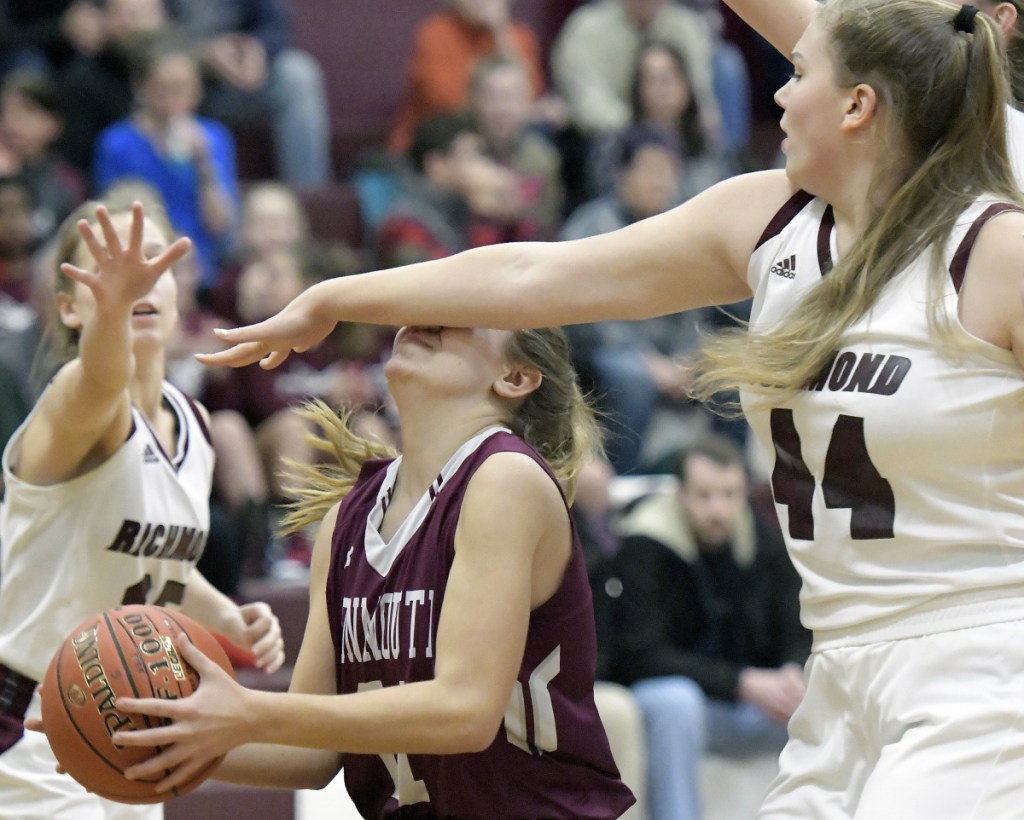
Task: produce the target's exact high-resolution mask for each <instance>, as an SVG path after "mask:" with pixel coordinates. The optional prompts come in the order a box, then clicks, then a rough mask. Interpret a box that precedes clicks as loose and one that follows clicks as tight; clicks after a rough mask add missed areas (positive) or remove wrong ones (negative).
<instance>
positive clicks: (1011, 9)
mask: <svg viewBox="0 0 1024 820" xmlns="http://www.w3.org/2000/svg"><path fill="white" fill-rule="evenodd" d="M991 14H992V19H993V20H995V21H996V25H997V26H999V30H1000V31H1001V32H1002V33H1003V37H1006V38H1009V37H1010V36H1011V35H1012V34H1013V32H1014V31H1015V30H1016V28H1017V17H1018V12H1017V7H1016V6H1015V5H1013V3H998V4H997V5H996V7H995V8H994V9H993V10H992V12H991Z"/></svg>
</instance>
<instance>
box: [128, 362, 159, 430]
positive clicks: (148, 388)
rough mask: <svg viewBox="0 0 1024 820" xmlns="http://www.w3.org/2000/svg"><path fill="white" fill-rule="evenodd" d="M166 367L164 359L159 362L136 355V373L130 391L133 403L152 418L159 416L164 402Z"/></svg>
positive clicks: (147, 416) (146, 415) (148, 417)
mask: <svg viewBox="0 0 1024 820" xmlns="http://www.w3.org/2000/svg"><path fill="white" fill-rule="evenodd" d="M163 386H164V368H163V360H162V359H161V361H160V362H159V363H157V362H154V361H152V360H151V359H150V360H147V359H146V358H143V357H138V356H136V359H135V373H134V375H133V376H132V383H131V385H130V388H129V389H130V391H131V396H132V404H133V405H135V406H136V407H137V408H138V409H139V411H140V412H141V413H142V414H143V415H144V416H145V417H146V418H147V419H150V420H153V419H155V418H156V417H157V414H158V413H159V412H160V406H161V403H162V402H163Z"/></svg>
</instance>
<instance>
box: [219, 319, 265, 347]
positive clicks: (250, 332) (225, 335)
mask: <svg viewBox="0 0 1024 820" xmlns="http://www.w3.org/2000/svg"><path fill="white" fill-rule="evenodd" d="M268 330H269V328H268V327H267V321H266V320H264V321H262V322H257V323H256V324H254V325H244V326H242V327H218V328H216V329H215V330H214V331H213V332H214V333H215V334H217V338H219V339H223V340H224V341H225V342H230V343H231V344H234V345H238V344H240V343H241V342H259V341H262V340H263V339H265V338H266V337H267V335H268Z"/></svg>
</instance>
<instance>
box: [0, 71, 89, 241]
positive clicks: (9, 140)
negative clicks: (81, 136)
mask: <svg viewBox="0 0 1024 820" xmlns="http://www.w3.org/2000/svg"><path fill="white" fill-rule="evenodd" d="M64 122H65V120H64V116H63V112H62V110H61V103H60V96H59V94H58V92H57V88H56V85H55V84H54V82H53V81H52V80H51V79H50V78H49V76H48V75H46V74H44V73H42V72H37V71H15V72H12V73H11V74H8V75H7V77H6V78H5V79H4V81H3V84H2V86H0V167H2V168H3V171H4V172H5V173H9V174H11V173H16V174H18V175H19V176H20V177H21V178H22V179H23V180H24V181H25V182H26V183H27V184H28V186H29V187H30V188H31V189H32V199H33V202H34V209H35V210H34V212H33V214H32V229H33V234H34V237H35V239H36V240H37V241H38V242H42V241H45V240H46V239H49V238H50V237H51V236H53V234H54V233H56V230H57V226H58V225H60V223H61V222H63V221H64V218H65V217H66V216H67V215H68V214H69V213H71V212H72V211H73V210H74V209H75V208H76V207H77V206H78V205H80V204H81V203H82V201H83V200H84V199H85V192H86V191H85V189H86V181H85V179H84V178H83V177H82V176H81V175H80V174H78V172H77V171H75V170H74V169H73V168H71V166H70V165H68V163H66V162H65V161H64V159H63V158H62V157H61V156H60V155H59V154H58V153H57V152H56V151H55V149H54V145H55V143H56V142H57V139H58V137H59V136H60V134H61V132H62V131H63V130H64Z"/></svg>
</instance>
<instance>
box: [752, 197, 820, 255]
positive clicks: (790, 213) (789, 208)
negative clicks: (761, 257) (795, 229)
mask: <svg viewBox="0 0 1024 820" xmlns="http://www.w3.org/2000/svg"><path fill="white" fill-rule="evenodd" d="M812 199H814V195H813V194H809V193H807V191H797V192H796V193H795V194H793V196H791V197H790V198H789V199H788V200H787V201H786V204H785V205H783V206H782V207H781V208H779V210H778V212H777V213H776V214H775V216H773V217H772V221H771V222H769V223H768V227H767V228H765V229H764V233H762V234H761V238H760V239H758V240H757V244H756V245H755V246H754V250H757V249H758V248H760V247H761V246H762V245H763V244H764V243H765V242H767V241H768V240H769V239H771V238H772V237H775V236H778V235H779V234H780V233H782V229H783V228H785V227H786V226H787V225H788V224H789V223H790V222H792V221H793V218H794V217H795V216H796V215H797V214H798V213H800V211H802V210H803V209H804V208H806V207H807V203H809V202H810V201H811V200H812Z"/></svg>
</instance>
